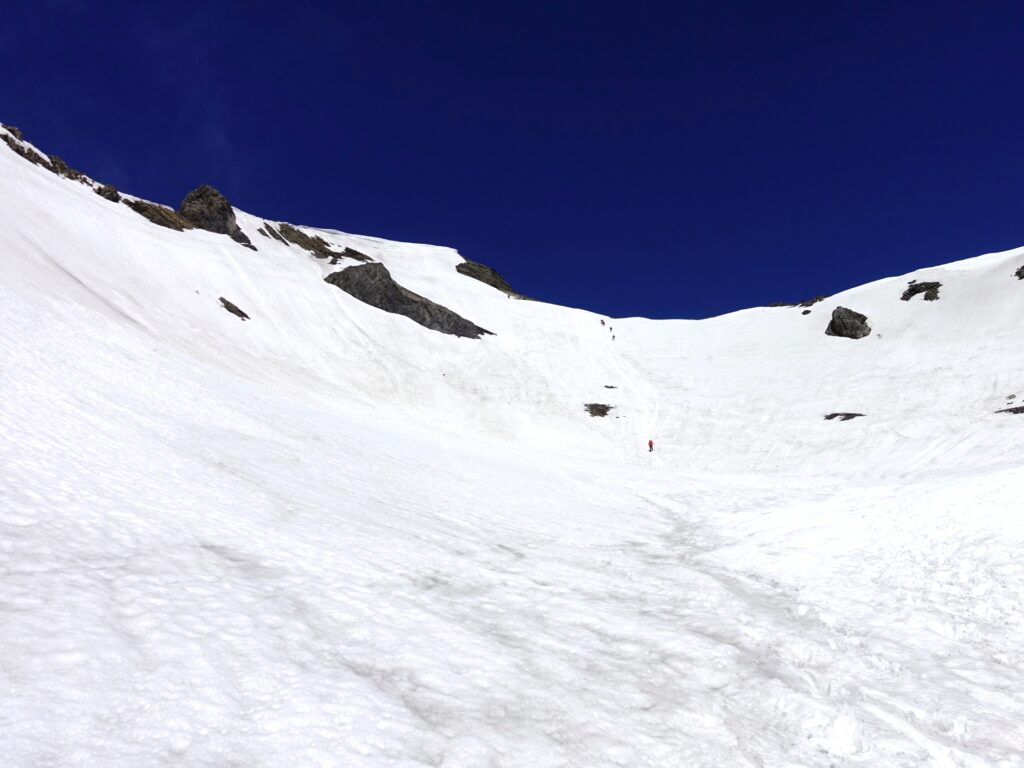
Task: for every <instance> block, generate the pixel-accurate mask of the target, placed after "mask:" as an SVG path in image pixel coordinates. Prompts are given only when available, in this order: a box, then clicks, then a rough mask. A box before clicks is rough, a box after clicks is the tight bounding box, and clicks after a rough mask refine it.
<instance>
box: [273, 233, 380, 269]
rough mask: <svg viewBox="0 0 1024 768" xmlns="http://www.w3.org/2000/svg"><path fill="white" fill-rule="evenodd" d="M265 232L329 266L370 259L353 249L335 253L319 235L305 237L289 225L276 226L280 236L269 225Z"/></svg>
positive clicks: (304, 234) (305, 235)
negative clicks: (324, 260)
mask: <svg viewBox="0 0 1024 768" xmlns="http://www.w3.org/2000/svg"><path fill="white" fill-rule="evenodd" d="M266 226H267V231H268V232H270V234H271V235H272V236H274V237H276V238H277V239H278V240H281V241H282V242H284V243H286V244H287V243H293V244H294V245H297V246H299V248H305V249H306V250H307V251H309V252H310V253H312V254H313V255H314V256H316V257H317V258H318V259H330V260H331V264H337V263H338V260H339V259H354V260H355V261H369V260H370V257H369V256H367V255H366V254H365V253H360V252H359V251H357V250H356V249H355V248H345V249H343V250H341V251H335V250H332V249H331V245H330V243H328V242H327V241H326V240H324V239H323V238H322V237H320V236H319V235H307V234H306V233H305V232H303V231H302V230H301V229H298V228H297V227H293V226H292V225H291V224H278V227H280V230H281V231H280V234H279V233H277V232H274V228H273V227H271V226H270V225H269V224H267V225H266Z"/></svg>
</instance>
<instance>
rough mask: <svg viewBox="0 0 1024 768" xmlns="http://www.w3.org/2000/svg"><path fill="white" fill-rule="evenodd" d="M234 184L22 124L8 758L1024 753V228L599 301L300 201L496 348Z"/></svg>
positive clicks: (2, 376)
mask: <svg viewBox="0 0 1024 768" xmlns="http://www.w3.org/2000/svg"><path fill="white" fill-rule="evenodd" d="M0 135H4V136H10V134H8V133H7V132H6V131H3V130H0ZM19 146H20V145H19ZM236 215H237V220H238V223H239V224H240V225H241V227H242V229H243V230H244V232H245V233H246V234H247V235H248V237H249V238H250V239H251V240H252V243H253V244H254V245H255V246H256V247H257V249H258V250H256V251H251V250H249V249H246V248H244V247H242V246H241V245H239V244H238V243H236V242H234V241H232V240H231V239H229V238H228V237H226V236H224V235H219V234H215V233H212V232H206V231H202V230H198V229H190V230H186V231H180V232H179V231H174V230H171V229H167V228H163V227H160V226H157V225H156V224H153V223H151V222H150V221H148V220H147V219H145V218H143V217H142V216H140V215H139V214H138V213H136V212H135V211H133V210H131V209H130V208H129V207H127V206H126V205H125V204H123V203H117V202H112V201H110V200H107V199H104V198H103V197H101V196H99V195H97V194H95V192H94V189H93V187H92V185H91V184H90V183H88V180H87V179H86V180H85V183H83V182H81V181H75V180H73V179H69V178H64V177H61V176H60V175H56V174H54V173H51V172H49V171H47V170H45V169H44V168H43V167H41V166H39V165H34V164H32V163H30V162H28V161H26V160H25V159H24V158H22V157H19V156H18V155H17V154H15V152H13V151H9V149H8V148H7V147H4V146H0V383H2V400H0V437H2V440H0V748H2V750H0V754H3V755H4V761H5V764H7V765H12V766H88V765H103V766H154V765H189V766H224V765H246V766H257V765H258V766H389V767H397V766H403V767H404V766H425V765H431V766H446V767H447V768H454V767H456V766H467V767H470V766H473V767H475V766H501V767H503V768H505V767H510V766H524V767H525V766H530V767H531V768H536V767H538V766H570V765H571V766H605V765H623V766H665V765H684V766H724V765H751V766H754V765H768V766H789V765H791V766H797V765H806V766H818V765H821V766H827V765H871V766H890V765H891V766H917V765H942V766H958V765H965V766H966V765H969V766H975V765H977V766H981V765H1003V766H1019V765H1024V757H1022V753H1024V748H1022V745H1024V726H1022V725H1021V724H1022V723H1024V697H1022V696H1021V694H1020V691H1021V690H1024V642H1022V640H1021V637H1024V612H1022V598H1021V595H1022V594H1024V566H1022V565H1021V564H1020V563H1019V561H1018V558H1017V553H1018V552H1019V551H1020V547H1021V545H1022V543H1024V541H1022V540H1024V523H1022V514H1021V504H1020V502H1019V501H1018V499H1019V488H1020V487H1021V483H1022V481H1024V472H1022V470H1021V467H1022V461H1021V450H1022V448H1024V415H1015V414H1011V413H996V411H999V410H1001V409H1004V408H1006V407H1009V406H1012V405H1014V404H1015V403H1016V402H1017V399H1018V398H1024V371H1022V370H1021V363H1020V361H1021V360H1024V340H1022V338H1021V335H1020V334H1019V332H1018V329H1019V327H1020V324H1021V321H1022V320H1024V282H1022V281H1020V280H1018V279H1017V278H1016V277H1015V275H1014V272H1015V271H1016V270H1017V269H1018V268H1019V267H1020V266H1021V265H1024V249H1018V250H1016V251H1010V252H1007V253H1002V254H992V255H988V256H983V257H979V258H976V259H969V260H966V261H963V262H958V263H955V264H949V265H946V266H943V267H936V268H934V269H929V270H923V271H921V272H919V273H914V274H911V275H905V276H902V277H898V278H891V279H886V280H881V281H878V282H875V283H871V284H869V285H865V286H861V287H859V288H855V289H853V290H850V291H847V292H845V293H843V294H840V295H837V296H834V297H831V298H829V299H827V300H825V301H823V302H821V303H818V304H814V305H813V306H811V307H809V309H810V312H809V314H803V312H804V309H803V308H801V307H781V308H758V309H750V310H745V311H743V312H737V313H733V314H731V315H727V316H723V317H719V318H713V319H710V320H702V321H682V320H680V321H650V320H644V319H638V318H634V319H625V320H623V319H615V320H613V319H610V318H602V317H599V316H597V315H594V314H592V313H588V312H584V311H580V310H575V309H569V308H565V307H558V306H553V305H548V304H543V303H539V302H531V301H522V300H518V299H513V298H509V297H507V296H506V295H505V294H504V293H502V292H500V291H498V290H495V289H494V288H492V287H490V286H488V285H485V284H483V283H481V282H478V281H476V280H473V279H471V278H469V277H467V276H465V275H462V274H459V273H458V272H457V271H456V269H455V267H456V265H457V264H459V263H460V262H461V261H462V259H461V257H460V256H459V255H458V254H457V253H456V252H455V251H453V250H451V249H447V248H437V247H431V246H423V245H412V244H405V243H393V242H387V241H383V240H378V239H374V238H368V237H362V236H356V235H350V234H345V233H341V232H336V231H330V230H315V229H312V228H303V230H304V231H305V232H306V233H307V234H310V235H319V236H320V237H322V238H323V239H324V240H326V241H327V242H328V243H329V244H330V245H331V246H332V247H334V248H336V249H337V250H339V251H340V250H341V249H343V248H345V247H350V248H353V249H356V250H358V251H360V252H361V253H363V254H366V255H367V256H369V257H371V258H372V259H373V260H375V261H380V262H381V263H383V264H384V265H385V266H386V267H387V268H388V270H389V271H390V272H391V274H392V275H393V276H394V278H395V279H396V281H397V282H398V283H399V284H401V285H402V286H404V287H405V288H407V289H409V290H411V291H414V292H415V293H417V294H420V295H422V296H424V297H426V298H428V299H430V300H432V301H434V302H437V303H440V304H442V305H444V306H446V307H448V308H450V309H452V310H454V311H455V312H457V313H459V314H460V315H462V316H463V317H465V318H467V319H468V320H470V321H472V322H473V323H476V324H478V325H479V326H482V327H483V328H486V329H488V330H490V331H492V332H494V334H495V335H493V336H486V337H484V338H482V339H479V340H475V339H465V338H457V337H454V336H448V335H445V334H442V333H438V332H434V331H431V330H428V329H425V328H423V327H421V326H420V325H417V324H416V323H414V322H412V321H411V320H409V319H408V318H405V317H401V316H398V315H393V314H389V313H387V312H384V311H382V310H379V309H376V308H374V307H371V306H368V305H366V304H363V303H362V302H360V301H358V300H357V299H355V298H353V297H352V296H349V295H348V294H346V293H344V292H343V291H341V290H339V289H338V288H336V287H334V286H332V285H329V284H327V283H326V282H324V277H326V276H327V275H328V274H330V273H332V272H334V271H337V270H339V269H344V268H345V267H347V266H351V265H352V264H354V263H355V262H353V261H351V260H349V259H341V260H340V261H339V263H337V264H335V265H331V264H330V262H329V261H328V260H323V259H317V258H315V257H314V256H313V255H312V254H311V253H310V252H308V251H306V250H303V249H301V248H299V247H297V246H295V245H287V244H285V243H283V242H281V241H278V240H276V239H274V238H271V237H268V236H264V235H262V234H260V232H259V230H260V229H261V228H264V227H265V226H266V224H267V222H268V221H269V222H270V224H271V225H273V226H277V222H274V221H273V220H265V219H263V218H259V217H255V216H252V215H249V214H246V213H244V212H241V211H236ZM264 231H266V230H265V229H264ZM911 280H917V281H938V282H941V283H942V287H941V289H940V296H939V300H938V301H929V302H926V301H924V300H923V299H922V297H921V296H917V297H914V298H913V299H911V300H910V301H902V300H901V299H900V296H901V294H902V293H903V291H904V289H906V288H907V284H908V282H909V281H911ZM522 288H523V289H524V290H525V291H526V292H527V293H528V292H529V290H528V286H522ZM222 297H223V298H225V299H227V300H228V301H230V302H231V303H233V304H234V305H236V306H237V307H239V308H240V309H241V310H243V311H244V312H245V313H246V314H247V315H248V316H249V318H250V319H249V320H245V321H243V320H241V319H240V318H239V317H237V316H235V315H233V314H231V313H229V312H227V311H225V309H224V308H223V306H222V305H221V303H220V299H221V298H222ZM837 306H844V307H849V308H851V309H853V310H856V311H857V312H861V313H863V314H865V315H867V317H868V322H869V323H870V325H871V328H872V333H871V334H870V335H869V336H867V337H865V338H862V339H858V340H852V339H846V338H837V337H832V336H826V335H825V333H824V330H825V326H826V325H827V323H828V321H829V318H830V316H831V312H832V310H833V309H834V308H835V307H837ZM602 321H603V323H602ZM613 337H614V340H613ZM1011 395H1014V396H1016V397H1014V398H1010V396H1011ZM586 403H605V404H609V405H612V406H614V408H613V409H612V410H611V411H610V413H609V415H608V416H607V417H605V418H593V417H591V416H589V415H588V414H587V412H586V411H585V410H584V407H583V406H584V404H586ZM840 412H855V413H861V414H864V415H863V416H861V417H859V418H855V419H852V420H850V421H841V420H839V419H833V420H826V419H825V418H824V416H825V415H826V414H830V413H840ZM648 438H653V439H654V440H655V442H656V451H655V452H654V453H648V452H647V450H646V442H647V439H648Z"/></svg>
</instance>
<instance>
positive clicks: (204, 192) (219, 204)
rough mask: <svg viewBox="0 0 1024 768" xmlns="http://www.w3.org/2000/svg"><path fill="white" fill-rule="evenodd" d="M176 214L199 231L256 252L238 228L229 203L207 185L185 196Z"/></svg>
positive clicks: (233, 210)
mask: <svg viewBox="0 0 1024 768" xmlns="http://www.w3.org/2000/svg"><path fill="white" fill-rule="evenodd" d="M177 213H178V215H179V216H182V217H184V218H186V219H188V220H189V221H191V222H192V223H193V224H194V225H195V226H196V227H198V228H199V229H205V230H206V231H207V232H216V233H217V234H221V235H227V236H228V237H230V238H231V239H232V240H234V241H235V242H236V243H238V244H240V245H244V246H245V247H246V248H251V249H252V250H254V251H255V250H256V246H254V245H253V244H252V241H250V240H249V237H248V236H247V235H246V234H245V233H244V232H243V231H242V229H241V227H239V226H238V222H237V221H236V220H235V209H234V208H232V207H231V203H229V202H228V199H227V198H226V197H224V195H222V194H221V193H220V192H218V191H217V190H216V189H214V188H213V187H211V186H210V185H209V184H203V185H202V186H200V187H196V188H195V189H193V190H192V191H191V192H189V193H188V194H187V195H185V199H184V200H182V201H181V205H179V206H178V211H177Z"/></svg>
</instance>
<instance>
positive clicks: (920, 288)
mask: <svg viewBox="0 0 1024 768" xmlns="http://www.w3.org/2000/svg"><path fill="white" fill-rule="evenodd" d="M909 285H910V287H909V288H907V290H905V291H904V292H903V295H902V296H900V298H901V299H902V300H903V301H910V300H911V299H912V298H914V297H915V296H917V294H919V293H923V294H924V300H925V301H938V300H939V288H941V287H942V283H919V282H917V281H916V280H911V281H910V283H909Z"/></svg>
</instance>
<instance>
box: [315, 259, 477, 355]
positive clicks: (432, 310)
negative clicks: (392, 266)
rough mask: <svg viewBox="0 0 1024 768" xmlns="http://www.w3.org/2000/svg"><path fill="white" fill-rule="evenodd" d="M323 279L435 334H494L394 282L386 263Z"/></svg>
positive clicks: (465, 335) (355, 268) (473, 335)
mask: <svg viewBox="0 0 1024 768" xmlns="http://www.w3.org/2000/svg"><path fill="white" fill-rule="evenodd" d="M324 280H325V281H326V282H328V283H330V284H331V285H336V286H337V287H338V288H341V290H343V291H345V293H348V294H350V295H351V296H354V297H355V298H357V299H359V300H360V301H362V302H365V303H366V304H369V305H370V306H371V307H377V309H383V310H384V311H385V312H392V313H394V314H396V315H404V316H405V317H408V318H409V319H410V320H414V321H416V322H417V323H419V324H420V325H422V326H423V327H424V328H429V329H430V330H432V331H440V332H441V333H447V334H449V335H452V336H461V337H463V338H468V339H479V338H480V337H481V336H483V335H484V334H488V335H491V332H490V331H486V330H484V329H483V328H480V327H479V326H476V325H474V324H473V323H471V322H470V321H469V320H467V319H466V318H464V317H462V316H461V315H457V314H456V313H455V312H452V311H451V310H450V309H448V308H447V307H442V306H441V305H440V304H435V303H434V302H432V301H431V300H430V299H426V298H424V297H422V296H420V295H419V294H416V293H413V292H412V291H410V290H407V289H405V288H403V287H402V286H400V285H399V284H398V283H396V282H395V281H394V279H393V278H392V277H391V273H390V272H388V270H387V268H386V267H385V266H384V265H383V264H377V263H374V264H361V265H359V266H357V267H349V268H348V269H343V270H341V271H340V272H334V273H333V274H330V275H328V276H327V277H326V278H324Z"/></svg>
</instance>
